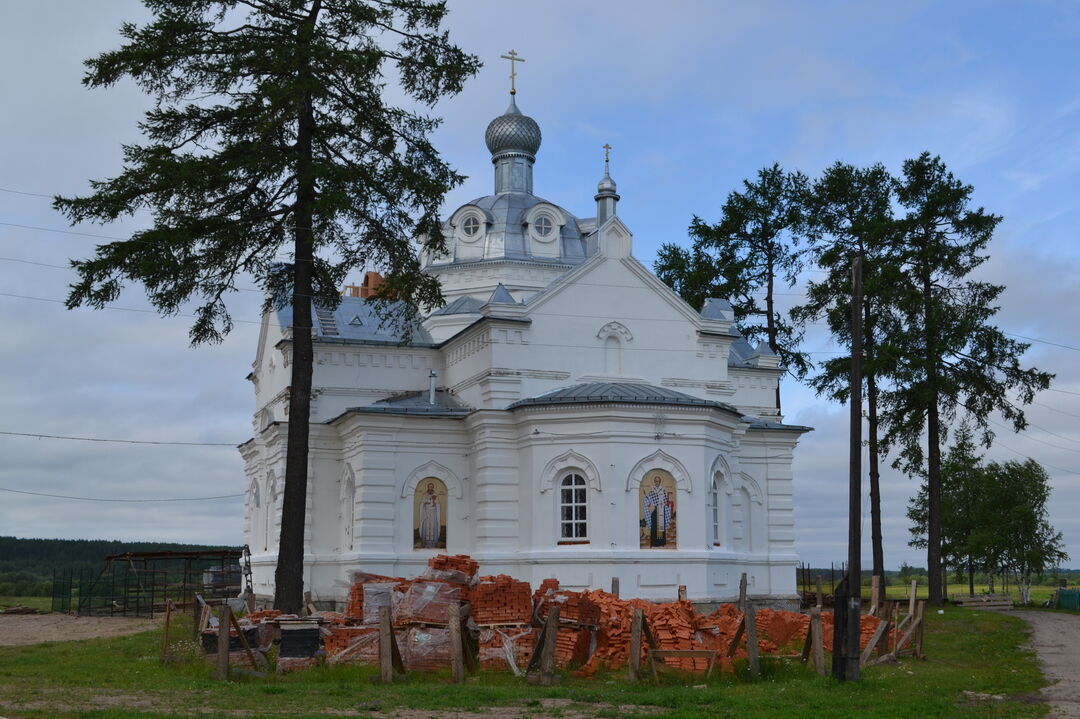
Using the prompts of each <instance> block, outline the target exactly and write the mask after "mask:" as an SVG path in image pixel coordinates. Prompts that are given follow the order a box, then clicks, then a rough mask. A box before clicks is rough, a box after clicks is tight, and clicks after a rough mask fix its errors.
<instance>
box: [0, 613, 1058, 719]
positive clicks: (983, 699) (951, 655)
mask: <svg viewBox="0 0 1080 719" xmlns="http://www.w3.org/2000/svg"><path fill="white" fill-rule="evenodd" d="M927 618H928V625H927V630H926V644H925V648H926V653H927V656H928V659H927V661H922V662H920V661H915V660H913V659H906V660H902V661H901V663H899V664H896V665H884V666H880V667H874V668H870V669H867V670H866V671H865V672H864V678H863V681H861V682H859V683H857V684H845V685H838V684H836V683H835V682H833V681H832V680H831V679H827V678H819V677H816V676H813V675H812V674H811V673H809V672H808V671H807V670H806V668H805V667H803V666H801V665H798V664H794V665H783V664H780V663H774V664H770V665H767V666H766V667H765V668H764V669H765V671H764V676H763V678H761V679H759V680H757V681H751V680H749V679H747V678H746V677H744V676H732V675H724V676H720V677H714V678H713V679H712V680H711V681H710V682H708V683H706V682H705V681H704V680H703V679H702V678H701V677H700V676H680V675H673V674H672V675H665V676H664V681H663V683H662V685H661V686H659V687H656V686H652V685H651V684H648V683H641V684H637V685H631V684H629V683H628V682H627V681H626V677H625V673H624V672H618V673H612V674H609V675H598V676H597V677H594V678H592V679H578V678H575V677H573V676H565V677H564V678H563V682H562V684H561V685H560V686H558V687H555V688H540V687H534V686H530V685H527V684H525V683H524V682H523V681H522V680H520V679H517V678H515V677H513V676H511V675H509V674H503V673H484V674H482V675H480V676H479V677H477V678H471V679H469V680H468V681H467V683H466V684H465V685H454V684H451V683H449V681H448V679H447V676H446V675H443V674H428V675H420V674H415V675H410V676H409V678H408V679H407V680H405V681H402V682H399V683H395V684H392V685H389V686H384V685H378V684H374V683H372V682H371V677H372V673H373V672H372V670H371V669H369V668H357V667H334V668H319V669H314V670H310V671H307V672H300V673H296V674H292V675H289V676H287V677H281V678H279V677H270V678H268V679H254V678H240V679H239V680H237V681H233V682H224V683H223V682H215V681H213V680H212V679H211V669H210V667H209V665H208V664H207V663H205V662H203V661H202V660H200V659H199V658H198V657H197V654H198V652H197V651H196V650H195V648H194V647H193V646H192V647H190V651H189V657H191V661H188V662H185V663H180V664H172V665H168V666H162V665H161V664H160V662H159V652H160V648H161V639H162V637H161V632H160V630H155V631H150V632H143V633H140V634H136V635H131V636H126V637H117V638H111V639H99V640H87V641H81V642H64V643H52V644H41V645H35V646H24V647H0V715H2V716H4V717H8V718H9V719H45V718H46V717H49V718H50V719H51V718H53V717H58V718H76V717H78V718H84V717H85V718H90V717H93V718H95V719H136V718H138V719H149V718H150V717H171V716H222V717H225V716H244V717H290V719H292V718H297V719H302V718H305V717H336V716H369V717H372V716H373V717H391V716H392V717H403V718H404V719H430V718H432V717H455V718H456V719H474V718H479V717H483V718H484V719H520V718H530V719H531V718H536V719H540V718H541V717H561V718H562V719H577V718H584V717H609V718H615V717H617V718H618V719H636V718H640V717H664V718H670V719H699V718H700V719H705V717H709V718H710V719H711V718H713V717H739V718H740V719H754V718H755V717H762V718H764V717H769V718H770V719H772V718H775V717H801V716H806V715H808V714H810V715H817V716H828V717H852V718H854V717H859V719H865V718H867V717H869V718H873V717H914V716H918V717H921V718H922V719H931V718H933V717H943V718H944V717H948V718H949V719H963V718H964V717H971V718H974V717H980V718H981V717H1039V716H1043V715H1044V712H1045V710H1046V707H1045V705H1044V704H1042V703H1041V702H1039V701H1038V699H1037V691H1038V689H1039V688H1040V687H1041V686H1042V684H1043V679H1042V677H1041V675H1040V673H1039V671H1038V669H1037V666H1036V663H1035V662H1034V660H1033V658H1032V655H1031V654H1030V653H1029V652H1027V651H1026V650H1025V649H1023V648H1022V645H1023V643H1024V642H1025V640H1026V633H1025V625H1024V623H1023V622H1022V621H1020V620H1019V619H1017V618H1015V617H1012V616H1009V615H1008V614H995V613H992V612H985V611H975V610H964V609H954V608H948V609H946V610H945V613H944V614H943V615H939V614H937V613H936V612H931V613H928V615H927ZM10 619H15V618H7V619H2V621H9V620H10ZM965 692H971V693H973V694H965ZM991 695H999V696H1001V697H1002V698H1001V699H995V698H991Z"/></svg>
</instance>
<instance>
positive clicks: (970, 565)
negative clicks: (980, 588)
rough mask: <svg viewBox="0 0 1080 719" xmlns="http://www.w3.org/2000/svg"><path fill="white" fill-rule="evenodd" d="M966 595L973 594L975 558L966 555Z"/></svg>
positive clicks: (972, 595) (971, 595)
mask: <svg viewBox="0 0 1080 719" xmlns="http://www.w3.org/2000/svg"><path fill="white" fill-rule="evenodd" d="M967 565H968V596H970V597H974V596H975V558H974V557H972V556H971V555H968V561H967Z"/></svg>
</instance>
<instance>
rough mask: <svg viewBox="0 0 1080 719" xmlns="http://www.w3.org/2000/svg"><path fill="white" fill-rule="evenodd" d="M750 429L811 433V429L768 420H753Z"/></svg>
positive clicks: (800, 425)
mask: <svg viewBox="0 0 1080 719" xmlns="http://www.w3.org/2000/svg"><path fill="white" fill-rule="evenodd" d="M750 429H772V430H786V431H788V432H813V431H814V428H813V427H807V426H806V425H802V424H784V423H783V422H773V421H770V420H764V419H759V420H754V421H753V422H751V423H750Z"/></svg>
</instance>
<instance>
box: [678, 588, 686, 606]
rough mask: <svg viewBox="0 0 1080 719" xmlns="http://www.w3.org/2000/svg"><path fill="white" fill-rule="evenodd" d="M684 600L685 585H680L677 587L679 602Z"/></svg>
mask: <svg viewBox="0 0 1080 719" xmlns="http://www.w3.org/2000/svg"><path fill="white" fill-rule="evenodd" d="M685 599H686V585H685V584H680V585H679V601H680V602H681V601H684V600H685Z"/></svg>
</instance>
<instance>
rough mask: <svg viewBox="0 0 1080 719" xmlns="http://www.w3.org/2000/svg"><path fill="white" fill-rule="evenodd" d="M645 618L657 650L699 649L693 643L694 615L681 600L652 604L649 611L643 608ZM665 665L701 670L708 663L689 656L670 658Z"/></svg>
mask: <svg viewBox="0 0 1080 719" xmlns="http://www.w3.org/2000/svg"><path fill="white" fill-rule="evenodd" d="M645 616H646V618H647V619H648V621H649V628H650V629H651V630H652V635H653V638H654V639H655V640H656V643H657V644H659V645H660V646H659V647H657V648H658V649H661V650H685V649H700V648H701V647H699V646H698V645H697V642H696V641H695V639H696V634H697V628H698V621H697V617H699V616H700V615H698V614H697V613H696V612H695V611H694V607H693V605H692V604H690V602H688V601H686V600H685V599H682V600H679V601H677V602H671V603H669V604H654V605H653V607H652V609H651V610H646V613H645ZM664 663H665V664H667V665H668V666H672V667H676V668H678V669H682V670H684V671H691V672H704V671H705V670H706V669H707V668H708V666H709V661H708V660H707V659H700V658H692V657H671V658H668V659H665V660H664Z"/></svg>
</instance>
